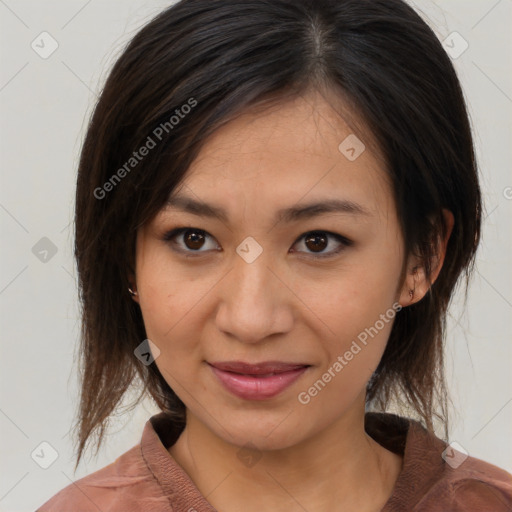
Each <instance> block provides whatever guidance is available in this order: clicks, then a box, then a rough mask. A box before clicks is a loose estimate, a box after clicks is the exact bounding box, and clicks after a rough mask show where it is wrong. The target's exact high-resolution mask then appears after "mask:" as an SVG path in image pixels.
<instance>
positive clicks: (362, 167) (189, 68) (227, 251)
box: [39, 0, 512, 512]
mask: <svg viewBox="0 0 512 512" xmlns="http://www.w3.org/2000/svg"><path fill="white" fill-rule="evenodd" d="M75 223H76V246H75V256H76V258H77V262H78V271H79V279H80V291H81V295H80V296H81V300H82V304H83V332H82V346H81V355H82V363H83V365H82V369H83V380H82V394H81V403H80V417H79V422H78V442H79V446H78V458H77V465H78V462H79V461H80V458H81V456H82V454H83V451H84V449H85V446H86V443H87V441H88V440H89V439H90V437H91V435H92V434H93V433H94V432H96V431H97V430H98V429H99V434H100V436H99V442H101V438H102V435H103V429H104V427H105V426H106V422H107V420H108V417H109V416H110V414H111V413H112V412H113V411H114V409H115V407H116V405H117V404H118V403H119V401H120V399H121V398H122V397H123V395H124V393H125V391H126V390H127V389H128V387H129V386H130V384H131V383H132V381H133V379H134V378H135V377H136V376H137V377H138V378H140V379H141V380H142V382H143V383H144V389H143V390H142V391H143V393H144V392H146V391H147V392H148V393H149V394H150V396H151V397H152V398H153V399H154V401H155V403H156V404H157V405H158V407H159V408H160V409H161V411H162V412H161V413H159V414H157V415H155V416H153V417H152V418H150V420H148V422H147V423H146V426H145V428H144V432H143V433H142V439H141V443H140V444H139V445H137V446H135V447H133V448H132V449H131V450H129V451H128V452H126V453H125V454H123V455H122V456H121V457H119V458H118V459H117V460H116V461H115V462H113V463H112V464H111V465H109V466H107V467H105V468H103V469H101V470H99V471H97V472H95V473H93V474H91V475H89V476H87V477H85V478H83V479H81V480H79V481H78V482H76V483H74V484H72V485H70V486H68V487H66V488H65V489H63V490H62V491H61V492H59V493H58V494H57V495H56V496H54V497H53V498H52V499H50V500H49V501H48V502H47V503H45V504H44V505H43V506H42V507H41V508H40V509H39V510H40V511H42V512H46V511H60V510H68V509H73V510H80V511H85V510H102V511H121V510H122V511H130V510H152V511H164V510H174V511H189V512H191V511H198V512H200V511H213V510H219V511H222V512H232V511H240V510H242V511H244V512H252V511H260V510H273V511H281V510H287V511H295V510H297V511H298V510H308V511H310V512H313V511H315V512H316V511H324V510H331V511H332V510H344V511H347V510H349V511H351V510H354V511H359V512H360V511H380V510H381V511H385V512H389V511H397V510H404V511H405V510H407V511H410V510H415V511H429V512H431V511H437V510H439V511H440V510H443V511H445V510H451V511H455V510H461V511H462V510H475V511H476V510H493V511H498V510H510V507H511V506H512V476H511V475H509V474H508V473H507V472H505V471H504V470H502V469H499V468H497V467H495V466H493V465H491V464H488V463H486V462H484V461H481V460H478V459H475V458H473V457H467V454H465V453H464V452H463V451H460V450H461V449H460V447H459V450H457V449H456V448H457V447H454V446H453V445H448V443H447V442H445V441H443V440H442V439H441V438H439V437H437V436H436V435H435V434H434V426H436V424H437V426H441V427H444V436H443V437H444V438H445V439H448V425H447V395H446V390H445V384H444V377H443V340H444V335H445V324H444V322H445V318H446V311H447V305H448V303H449V301H450V298H451V296H452V294H453V292H454V289H455V286H456V284H457V283H458V282H459V280H460V279H461V277H462V275H463V274H465V276H466V278H469V276H470V273H471V268H472V265H473V262H474V256H475V252H476V249H477V246H478V242H479V238H480V227H481V194H480V188H479V183H478V173H477V167H476V163H475V155H474V149H473V141H472V135H471V130H470V125H469V121H468V115H467V110H466V105H465V103H464V99H463V95H462V91H461V88H460V84H459V81H458V78H457V76H456V73H455V71H454V69H453V66H452V64H451V62H450V59H449V57H448V56H447V55H446V54H445V52H444V50H443V48H442V46H441V44H440V43H439V41H438V40H437V38H436V36H435V35H434V33H433V32H432V31H431V29H430V28H429V27H428V26H427V25H426V24H425V22H424V21H422V19H421V18H420V17H419V16H418V15H417V14H416V13H415V11H414V10H413V9H412V8H410V7H409V6H408V5H407V4H406V3H404V2H403V1H402V0H386V1H375V0H371V1H370V0H364V1H362V0H314V1H313V0H293V1H291V0H272V1H270V0H247V1H244V2H238V1H235V0H182V1H181V2H179V3H177V4H176V5H174V6H172V7H170V8H168V9H167V10H165V11H164V12H162V13H161V14H160V15H159V16H157V17H156V18H155V19H154V20H152V21H151V22H150V23H149V24H147V25H146V26H145V27H144V28H143V29H142V30H141V31H140V32H139V33H138V34H137V35H136V36H135V37H134V38H133V40H132V41H131V42H130V44H129V45H128V47H127V48H126V49H125V51H124V52H123V54H122V55H121V57H120V58H119V59H118V61H117V62H116V64H115V66H114V68H113V70H112V72H111V73H110V76H109V77H108V80H107V82H106V85H105V87H104V90H103V92H102V94H101V96H100V99H99V101H98V104H97V106H96V109H95V112H94V114H93V117H92V119H91V122H90V125H89V129H88V132H87V136H86V139H85V142H84V145H83V149H82V155H81V161H80V166H79V172H78V182H77V193H76V216H75ZM142 396H143V394H141V397H142ZM397 402H398V403H403V404H404V408H403V409H402V410H403V411H405V412H404V415H403V416H399V415H395V414H391V413H390V412H386V411H387V410H388V408H389V406H390V405H392V404H393V403H395V404H396V403H397Z"/></svg>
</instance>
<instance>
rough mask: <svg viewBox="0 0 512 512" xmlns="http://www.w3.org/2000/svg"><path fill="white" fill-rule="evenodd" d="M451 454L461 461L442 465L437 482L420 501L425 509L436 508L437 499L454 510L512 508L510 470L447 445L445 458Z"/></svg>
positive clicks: (495, 511)
mask: <svg viewBox="0 0 512 512" xmlns="http://www.w3.org/2000/svg"><path fill="white" fill-rule="evenodd" d="M450 456H452V457H459V460H460V461H461V464H460V465H457V464H453V466H450V463H448V462H447V463H446V464H444V465H443V470H442V471H440V472H439V475H438V479H437V481H436V482H435V484H434V485H433V486H432V487H431V489H430V492H428V493H427V494H426V496H425V498H424V499H423V500H422V501H423V505H424V509H425V510H435V508H433V505H434V504H435V503H436V502H437V503H446V504H447V505H449V507H450V510H451V511H454V512H458V511H469V512H472V511H474V512H477V511H482V510H489V511H492V512H502V511H503V512H510V511H512V475H511V474H510V473H508V472H507V471H505V470H503V469H501V468H499V467H497V466H494V465H493V464H490V463H488V462H485V461H483V460H480V459H477V458H475V457H468V456H466V455H465V454H462V453H460V452H457V451H455V450H453V449H452V448H450V447H447V448H446V453H445V457H446V460H447V461H448V460H449V457H450ZM425 505H426V506H425ZM421 510H423V508H422V509H421Z"/></svg>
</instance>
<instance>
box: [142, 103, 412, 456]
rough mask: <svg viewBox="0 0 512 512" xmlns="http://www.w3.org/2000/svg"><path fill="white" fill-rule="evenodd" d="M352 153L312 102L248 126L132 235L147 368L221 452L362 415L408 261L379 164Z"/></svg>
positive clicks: (249, 116)
mask: <svg viewBox="0 0 512 512" xmlns="http://www.w3.org/2000/svg"><path fill="white" fill-rule="evenodd" d="M349 136H350V137H351V138H349V139H348V140H347V141H345V139H346V138H347V137H349ZM343 141H345V142H343ZM354 141H355V142H354ZM360 142H361V141H359V142H357V140H355V139H354V135H353V133H352V131H351V129H350V128H349V127H348V126H347V125H346V124H345V123H344V121H343V119H341V118H340V117H339V115H337V114H336V113H335V112H334V111H333V110H332V108H331V107H330V105H329V103H327V102H326V101H325V100H324V99H323V98H322V97H321V96H319V95H317V94H311V95H308V96H305V97H302V98H299V99H296V100H294V101H291V102H287V103H283V104H281V105H280V106H279V108H274V109H273V110H270V111H267V112H265V113H264V114H262V113H258V114H253V113H250V112H247V113H246V114H245V115H243V116H241V117H239V118H237V119H236V120H234V121H231V122H230V123H229V124H227V125H225V126H224V127H222V128H221V129H219V130H218V131H217V132H216V133H215V134H214V136H212V138H211V139H210V140H209V141H208V143H207V144H206V145H205V146H204V147H203V149H202V151H201V153H200V155H199V156H198V158H197V159H196V160H195V162H194V163H193V165H192V166H191V167H190V169H189V170H188V172H187V175H186V178H185V180H184V182H183V184H182V185H181V186H180V187H178V189H176V190H175V191H173V200H172V201H171V202H170V203H169V205H167V206H166V208H164V209H163V210H161V211H160V212H159V214H158V215H157V216H156V217H155V218H154V219H153V220H152V221H151V222H150V223H148V224H147V225H146V226H144V227H143V228H141V229H140V230H139V232H138V236H137V246H136V277H135V279H136V287H137V291H138V296H137V298H136V300H137V301H138V302H139V305H140V307H141V311H142V315H143V318H144V323H145V326H146V332H147V336H148V338H149V339H150V340H151V341H152V342H153V343H154V344H155V345H156V346H157V347H158V349H159V351H160V354H159V355H158V357H157V358H156V360H155V363H156V365H157V366H158V368H159V370H160V372H161V373H162V375H163V376H164V378H165V379H166V380H167V382H168V384H169V385H170V386H171V388H172V389H173V390H174V391H175V392H176V394H177V395H178V396H179V397H180V399H181V400H182V401H183V402H184V403H185V405H186V406H187V414H188V415H189V417H194V419H196V420H197V421H199V422H200V423H201V424H203V425H204V426H205V427H207V429H208V430H209V431H211V432H212V433H213V434H215V435H216V436H218V437H220V438H222V439H224V440H225V441H227V442H230V443H234V444H237V445H240V446H242V445H244V444H246V443H247V442H251V443H253V444H254V445H256V446H258V447H259V448H261V449H275V448H279V447H281V448H285V447H289V446H292V445H294V444H296V443H299V442H301V441H302V440H305V439H307V438H310V437H311V436H314V435H315V434H318V433H319V432H320V431H322V429H326V428H328V427H329V426H330V425H332V424H333V423H335V422H336V421H337V420H339V419H340V418H342V417H343V416H344V415H346V414H348V412H349V411H350V410H353V408H354V407H358V408H359V409H361V410H362V409H364V393H365V388H366V384H367V382H368V380H369V378H370V376H371V375H372V373H373V371H374V370H375V368H376V367H377V365H378V363H379V361H380V359H381V356H382V353H383V351H384V348H385V346H386V342H387V339H388V337H389V333H390V331H391V327H392V324H393V319H394V317H395V315H396V314H397V309H400V306H398V308H397V302H398V301H399V300H400V298H401V293H403V291H402V288H401V283H400V276H401V270H402V264H403V259H404V254H403V240H402V236H401V232H400V228H399V223H398V219H397V216H396V211H395V206H394V201H393V198H392V191H391V188H390V185H389V183H388V181H387V178H386V173H385V170H384V168H383V164H382V161H381V159H379V158H378V155H376V154H374V153H372V152H371V150H370V148H369V145H368V144H366V149H364V150H363V151H362V152H360V151H361V149H362V146H360V145H359V144H360ZM362 142H363V143H364V140H363V141H362ZM342 143H343V144H342ZM340 144H341V147H340ZM351 148H353V149H354V151H352V150H351ZM359 153H360V154H359ZM178 198H179V199H178ZM333 201H337V202H338V203H337V204H334V203H333ZM187 202H188V205H189V207H188V208H187V206H186V205H187ZM193 202H200V203H207V204H208V205H210V206H211V208H210V209H208V208H206V207H203V208H198V207H197V205H196V207H195V208H192V206H191V205H192V204H193ZM312 204H320V205H331V206H333V208H331V209H329V208H323V207H316V208H306V207H307V206H310V205H312ZM334 207H336V208H334ZM288 209H292V210H290V212H292V213H290V212H288V213H287V214H286V213H283V212H284V211H286V210H288ZM213 211H215V212H216V213H217V214H218V215H213V214H212V212H213ZM293 212H295V214H293ZM178 229H180V230H182V231H176V230H178ZM268 362H271V363H272V364H269V365H265V364H263V363H268ZM236 363H246V365H243V364H236ZM247 365H249V366H247ZM272 374H273V375H272Z"/></svg>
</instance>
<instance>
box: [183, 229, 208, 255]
mask: <svg viewBox="0 0 512 512" xmlns="http://www.w3.org/2000/svg"><path fill="white" fill-rule="evenodd" d="M183 234H184V237H183V241H184V243H185V245H186V246H187V247H188V248H189V249H193V250H197V249H201V247H202V246H203V244H204V233H202V232H200V231H195V230H193V229H188V230H187V231H185V232H184V233H183Z"/></svg>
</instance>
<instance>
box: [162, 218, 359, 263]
mask: <svg viewBox="0 0 512 512" xmlns="http://www.w3.org/2000/svg"><path fill="white" fill-rule="evenodd" d="M186 231H193V232H196V233H200V234H202V235H206V236H211V235H210V234H209V233H208V232H207V231H205V230H204V229H199V228H194V227H190V226H188V227H180V228H176V229H173V230H171V231H168V232H167V233H165V235H164V236H163V240H164V241H165V242H168V243H169V244H170V245H175V244H174V243H173V241H172V240H173V238H175V237H178V236H179V235H182V234H183V233H185V232H186ZM312 234H322V235H327V237H332V238H334V239H336V241H338V242H340V244H341V245H340V247H339V248H338V249H336V250H334V251H331V252H329V253H312V252H311V253H307V254H308V255H309V256H311V257H312V258H313V259H324V258H332V257H333V256H336V255H337V254H339V253H340V252H342V251H343V250H344V249H346V248H347V247H350V246H351V245H353V242H352V241H351V240H349V239H348V238H345V237H344V236H342V235H339V234H337V233H332V232H330V231H322V230H313V231H307V232H305V233H303V234H302V235H301V236H299V237H298V238H297V240H296V241H295V242H294V244H293V245H295V244H296V243H297V242H299V241H300V240H302V239H303V238H305V237H306V235H312ZM212 238H213V237H212ZM171 249H172V250H173V251H176V252H179V253H182V254H185V255H186V257H187V258H196V257H198V256H200V255H201V253H203V252H206V251H191V250H185V249H180V248H175V247H171Z"/></svg>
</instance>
